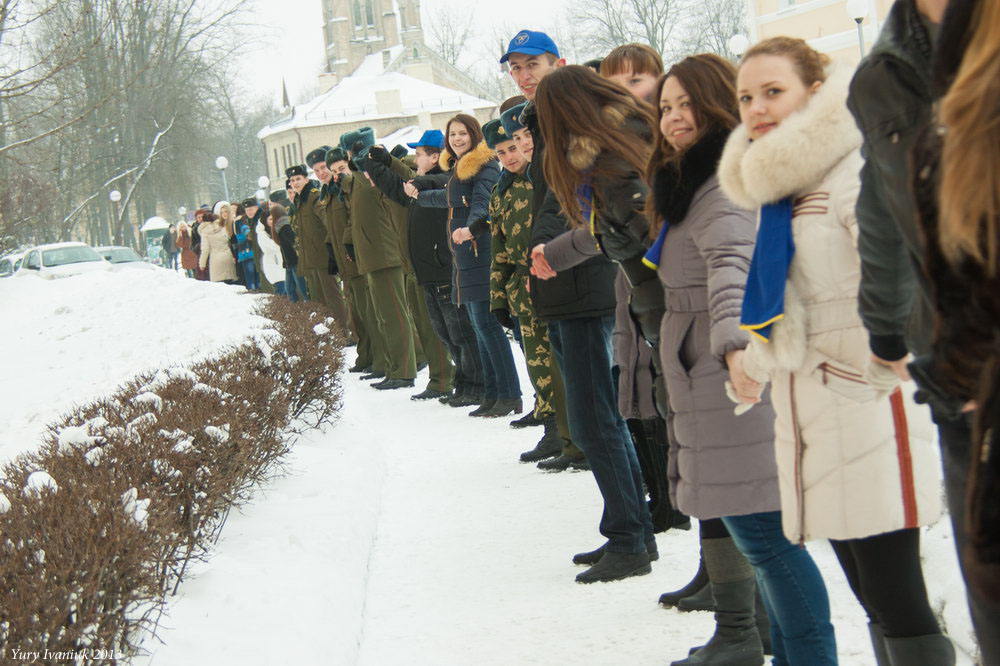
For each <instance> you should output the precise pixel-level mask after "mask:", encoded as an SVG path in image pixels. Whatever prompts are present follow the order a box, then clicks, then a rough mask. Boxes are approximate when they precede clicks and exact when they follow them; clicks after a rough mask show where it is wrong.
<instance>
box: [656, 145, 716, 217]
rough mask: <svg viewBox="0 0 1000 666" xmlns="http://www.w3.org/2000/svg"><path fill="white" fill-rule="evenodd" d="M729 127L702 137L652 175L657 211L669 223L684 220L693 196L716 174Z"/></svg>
mask: <svg viewBox="0 0 1000 666" xmlns="http://www.w3.org/2000/svg"><path fill="white" fill-rule="evenodd" d="M728 138H729V130H726V129H718V130H715V131H712V132H709V133H708V134H706V135H705V136H703V137H701V138H700V139H699V140H698V142H697V143H696V144H694V145H693V146H691V147H690V148H689V149H688V150H686V151H684V153H683V154H682V155H680V159H679V161H671V162H668V163H667V164H666V165H664V166H661V167H660V168H658V169H657V170H656V173H655V174H653V201H654V202H655V204H656V214H657V215H658V216H659V217H660V218H661V219H663V220H667V221H668V222H669V223H670V225H671V226H677V225H679V224H680V223H681V222H683V221H684V218H685V217H686V216H687V212H688V209H690V207H691V204H692V203H693V202H694V195H695V194H696V193H697V192H698V190H700V189H701V186H702V185H704V184H705V183H706V182H707V181H708V179H709V178H711V177H712V176H714V175H715V172H716V169H717V168H718V165H719V156H721V155H722V149H723V147H724V146H725V145H726V140H727V139H728Z"/></svg>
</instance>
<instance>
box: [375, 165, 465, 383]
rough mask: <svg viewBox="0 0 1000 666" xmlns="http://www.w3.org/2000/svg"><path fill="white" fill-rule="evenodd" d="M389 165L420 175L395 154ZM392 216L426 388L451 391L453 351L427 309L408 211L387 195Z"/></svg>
mask: <svg viewBox="0 0 1000 666" xmlns="http://www.w3.org/2000/svg"><path fill="white" fill-rule="evenodd" d="M389 169H390V170H391V171H392V172H393V173H395V174H396V175H397V176H399V177H400V178H402V179H403V180H404V181H405V180H410V179H411V178H413V177H414V176H416V175H417V172H416V171H415V170H414V169H412V168H411V167H410V166H408V165H406V164H404V163H403V162H401V161H400V160H398V159H396V158H395V157H393V158H392V162H391V164H390V165H389ZM386 203H387V204H388V206H389V208H390V210H391V211H392V213H393V219H394V221H395V222H396V230H397V232H398V234H399V253H400V256H401V257H402V258H403V262H404V269H405V271H406V272H405V275H404V279H405V281H406V304H407V307H408V308H409V310H410V316H411V318H412V319H413V331H414V333H415V334H416V335H415V336H414V337H415V342H416V343H417V350H416V354H417V361H418V363H419V362H420V361H425V362H426V363H427V375H428V382H427V388H429V389H432V390H434V391H441V392H442V393H450V392H451V390H452V380H453V379H454V377H455V366H454V365H453V364H452V359H451V354H449V353H448V348H447V347H445V345H444V342H442V341H441V337H440V336H439V335H438V334H437V333H436V332H435V331H434V326H433V324H431V315H430V312H428V311H427V301H426V300H425V299H424V290H423V289H422V288H421V287H420V285H419V284H418V283H417V275H416V273H415V272H414V270H413V263H412V262H411V260H410V247H409V229H408V228H407V222H408V217H409V211H408V210H407V209H406V208H404V207H403V206H400V205H399V204H397V203H396V202H395V201H391V200H389V199H388V198H386Z"/></svg>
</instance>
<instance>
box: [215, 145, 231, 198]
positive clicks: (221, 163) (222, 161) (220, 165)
mask: <svg viewBox="0 0 1000 666" xmlns="http://www.w3.org/2000/svg"><path fill="white" fill-rule="evenodd" d="M228 166H229V160H227V159H226V158H225V157H223V156H222V155H219V156H218V157H216V158H215V168H216V169H218V170H219V172H220V173H221V174H222V191H223V193H224V194H225V197H226V201H229V183H227V182H226V167H228Z"/></svg>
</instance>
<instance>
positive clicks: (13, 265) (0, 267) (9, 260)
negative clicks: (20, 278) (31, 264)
mask: <svg viewBox="0 0 1000 666" xmlns="http://www.w3.org/2000/svg"><path fill="white" fill-rule="evenodd" d="M23 258H24V252H11V253H10V254H5V255H4V256H2V257H0V278H4V277H10V276H11V275H13V274H14V273H16V272H17V269H18V268H20V267H21V259H23Z"/></svg>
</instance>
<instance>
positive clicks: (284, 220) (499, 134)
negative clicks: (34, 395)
mask: <svg viewBox="0 0 1000 666" xmlns="http://www.w3.org/2000/svg"><path fill="white" fill-rule="evenodd" d="M946 6H947V15H945V7H946ZM501 62H506V63H508V65H509V69H510V73H511V76H512V77H513V79H514V81H515V83H516V84H517V85H518V87H519V88H520V90H521V92H522V93H523V94H522V95H521V96H518V97H515V98H512V99H509V100H506V101H505V102H504V103H503V104H502V105H501V107H500V117H499V118H497V119H494V120H490V121H488V122H486V123H485V124H482V125H481V124H480V122H479V121H478V120H477V119H476V118H475V117H473V116H470V115H467V114H458V115H456V116H454V117H453V118H452V119H451V120H449V121H448V123H447V125H446V126H445V127H444V128H443V131H441V130H438V129H432V128H428V129H427V131H425V132H424V134H423V136H422V137H421V138H420V140H418V141H417V142H415V143H412V144H409V147H410V148H411V149H413V151H414V152H413V153H410V151H409V150H407V149H406V148H404V147H396V148H395V149H393V150H391V151H390V150H387V148H386V147H384V146H381V145H378V144H377V143H376V140H375V136H374V133H373V131H372V130H371V129H370V128H361V129H358V130H354V131H351V132H347V133H345V134H344V135H342V136H340V137H339V138H338V141H337V142H336V144H337V145H335V146H328V145H324V146H319V147H317V148H315V149H314V150H312V151H310V152H309V153H308V155H307V156H306V163H305V164H302V165H296V166H293V167H290V168H289V169H288V170H287V172H286V177H287V179H288V180H287V183H286V189H285V190H283V191H278V192H275V193H273V194H272V196H271V202H270V207H269V209H268V210H266V211H262V208H261V207H260V206H258V205H257V202H256V201H254V200H248V201H245V202H243V203H242V204H240V205H236V206H233V205H230V204H228V203H226V202H220V203H218V204H216V205H215V207H214V208H213V210H212V211H207V210H205V211H198V213H197V215H196V219H197V221H196V223H195V225H194V226H193V227H192V228H190V229H187V228H186V227H179V228H178V240H177V244H178V247H180V248H181V251H182V257H181V262H182V265H183V267H184V268H185V270H188V271H190V272H192V273H193V274H194V275H195V276H197V277H199V278H201V279H206V278H207V279H211V280H215V281H219V280H222V281H227V282H240V283H242V284H245V285H246V286H247V287H248V288H251V289H253V288H255V287H256V286H257V285H258V282H257V279H258V275H259V274H260V273H261V271H262V269H263V271H264V272H265V273H266V272H267V268H266V266H263V264H262V261H263V258H262V257H260V256H258V254H257V253H256V252H257V248H258V247H260V249H261V252H262V253H263V255H264V256H265V257H266V255H267V253H268V252H271V253H272V255H273V256H274V257H278V256H280V258H281V261H282V263H283V267H284V272H283V277H284V280H283V290H284V292H285V293H287V294H288V296H289V298H292V299H293V300H294V299H295V298H296V297H299V298H303V297H304V298H311V299H313V300H317V301H320V302H323V303H325V304H326V305H327V306H329V308H330V309H331V311H332V312H333V315H334V317H335V318H336V319H337V320H338V321H339V322H340V323H341V324H342V325H343V327H344V330H345V331H347V332H348V334H349V336H350V337H351V339H352V341H353V342H356V343H357V360H356V363H355V365H354V367H352V368H351V369H350V371H351V372H352V373H359V374H361V375H362V379H366V380H378V381H377V382H376V383H374V384H373V386H374V387H375V388H376V389H380V390H393V389H402V388H408V387H413V386H414V380H415V378H416V376H417V372H418V369H419V368H420V367H421V366H422V365H423V364H426V365H427V367H428V375H429V383H428V385H427V386H426V387H423V390H421V391H420V392H418V393H416V394H414V395H413V396H412V398H413V399H414V400H435V399H436V400H439V401H440V402H441V403H444V404H447V405H450V406H451V407H456V408H458V407H467V408H468V407H475V409H473V410H471V411H470V416H474V417H487V418H498V417H504V416H510V415H515V416H516V415H518V414H520V413H521V412H522V411H523V407H524V404H523V402H522V389H521V386H520V384H519V380H518V374H517V370H516V365H515V361H514V355H513V352H512V345H511V344H510V342H509V340H508V337H507V334H506V332H505V329H506V330H509V331H511V335H512V337H514V338H515V339H516V340H517V343H518V344H517V345H516V346H517V347H519V348H520V353H521V354H523V356H524V359H525V363H526V366H527V370H528V375H529V377H530V381H531V388H532V389H533V392H534V404H533V407H532V408H531V409H529V410H528V412H527V413H526V414H525V415H524V416H521V417H520V418H517V419H516V420H514V421H512V422H511V426H512V427H529V426H537V425H541V426H542V427H543V436H542V438H541V439H540V440H539V442H538V444H537V445H536V446H535V447H534V448H533V449H531V450H530V451H526V452H524V453H523V454H522V455H521V457H520V459H521V461H522V462H532V463H537V464H538V466H539V467H540V468H542V469H546V470H549V471H561V470H566V469H571V468H577V469H589V470H590V471H591V472H592V474H593V476H594V479H595V481H596V484H597V488H598V490H599V492H600V493H601V495H602V497H603V500H604V510H603V513H602V515H601V517H600V522H599V525H598V530H599V532H600V534H601V535H602V536H603V538H604V543H602V544H601V545H600V546H599V547H598V548H596V549H594V550H592V551H587V552H581V553H578V554H577V555H575V556H574V557H573V558H572V560H573V562H574V563H576V564H581V565H587V566H588V568H587V569H586V570H584V571H582V572H581V573H580V574H579V575H578V576H577V577H576V580H577V581H579V582H581V583H591V582H598V581H600V582H608V581H614V580H619V579H622V578H626V577H630V576H636V575H642V574H645V573H649V572H650V570H651V562H653V561H655V560H657V559H658V557H659V553H658V551H657V546H656V539H655V536H654V535H655V534H656V533H657V532H662V531H664V530H668V529H689V528H690V525H691V522H690V518H692V517H693V518H697V519H698V521H699V530H700V552H699V554H698V555H699V557H698V558H695V557H694V553H692V554H691V563H692V568H693V567H694V566H695V561H696V560H697V573H696V574H695V576H694V578H693V580H692V581H691V583H690V584H688V585H687V586H685V587H684V588H682V589H681V590H678V591H676V592H670V593H667V594H664V595H663V596H661V598H660V602H661V603H662V604H663V605H665V606H670V607H673V606H677V607H680V608H682V609H685V610H714V612H715V619H716V629H715V633H714V635H713V636H711V637H710V638H709V639H708V640H707V641H706V642H704V643H701V644H699V645H698V646H697V647H695V648H694V649H692V650H691V652H690V654H688V655H686V656H684V655H679V656H678V659H677V660H676V661H674V662H673V664H675V665H683V666H686V665H708V664H711V665H720V666H721V665H723V664H724V665H726V666H742V665H747V666H757V665H759V664H762V663H764V659H765V656H764V655H765V654H770V655H773V663H775V664H793V665H802V666H822V665H825V664H836V663H837V649H836V641H835V637H834V626H833V624H832V622H831V618H830V606H829V600H828V595H827V590H826V585H825V582H824V580H823V578H822V576H821V574H820V572H819V570H818V568H817V567H816V565H815V563H814V561H813V559H812V557H811V555H810V553H809V550H808V549H807V548H806V547H805V543H806V542H807V541H810V540H816V539H827V540H829V541H830V543H831V544H832V546H833V549H834V551H835V553H836V555H837V558H838V559H839V561H840V564H841V566H842V568H843V571H844V574H845V576H846V577H847V580H848V582H849V584H850V586H851V589H852V590H853V592H854V594H855V596H856V597H857V600H858V602H859V604H860V605H861V607H862V608H863V609H864V611H865V613H866V614H867V617H868V619H869V623H870V632H871V641H872V650H873V654H874V658H875V660H876V662H877V663H878V664H880V665H891V666H903V665H905V666H920V665H924V664H927V665H933V666H940V665H947V664H954V663H955V659H956V657H955V651H954V648H953V646H952V643H951V641H950V640H949V638H948V637H947V636H945V635H944V633H943V631H942V628H941V626H940V625H939V623H938V618H937V617H936V616H935V613H934V611H933V609H932V607H931V604H930V603H929V601H928V596H927V590H926V586H925V582H924V574H923V571H922V567H921V558H920V528H921V527H922V526H926V525H930V524H932V523H934V522H936V521H937V520H938V519H939V517H940V515H941V511H942V506H941V498H942V492H941V489H942V480H941V466H940V462H939V460H943V469H944V487H945V489H946V490H947V502H948V507H949V510H950V515H951V519H952V524H953V528H954V531H955V536H956V543H957V545H958V548H959V551H960V561H961V563H962V568H963V575H964V576H965V580H966V583H967V592H968V600H969V605H970V609H971V611H972V618H973V622H974V626H975V630H976V633H977V636H978V639H979V646H980V650H981V655H982V660H983V663H984V664H1000V636H998V627H1000V605H998V602H1000V578H998V576H997V571H998V570H997V566H998V563H1000V559H998V553H1000V548H998V543H1000V542H998V540H1000V523H998V521H997V513H996V511H995V510H994V507H996V506H998V504H997V502H998V499H1000V497H998V494H997V490H998V485H997V479H998V478H1000V475H998V467H997V459H998V457H997V453H996V452H994V451H993V450H992V449H991V446H990V445H991V440H992V432H993V427H994V426H995V425H996V424H998V422H1000V410H998V405H1000V399H998V396H1000V392H998V381H997V380H998V378H1000V344H998V340H1000V335H998V324H1000V289H998V286H1000V285H998V277H997V275H998V268H1000V249H998V248H1000V232H998V229H1000V227H998V225H997V219H998V215H1000V107H998V105H997V100H998V99H1000V96H998V95H997V93H998V92H1000V90H998V88H1000V77H998V76H997V74H998V69H1000V3H996V2H987V1H985V0H951V2H950V3H949V2H947V1H946V0H897V1H896V2H895V4H894V5H893V7H892V10H891V12H890V14H889V15H888V16H887V17H886V19H885V22H884V24H883V25H882V28H881V34H880V37H879V40H878V42H877V44H876V45H875V46H874V48H873V50H872V52H871V54H870V55H869V56H868V57H867V58H866V59H865V60H864V61H863V62H862V64H861V65H860V66H859V67H858V68H857V70H855V69H853V68H850V67H846V66H843V65H839V64H834V63H831V62H830V61H829V59H828V58H827V57H826V56H825V55H823V54H821V53H818V52H817V51H815V50H814V49H813V48H811V47H810V46H809V45H808V44H807V43H805V42H804V41H802V40H799V39H793V38H787V37H774V38H769V39H765V40H763V41H761V42H760V43H758V44H756V45H753V46H752V47H750V48H749V49H748V50H747V52H746V53H744V54H743V55H742V58H741V60H740V62H739V64H738V66H737V65H734V64H733V63H731V62H729V61H728V60H725V59H723V58H721V57H719V56H717V55H714V54H705V53H703V54H697V55H691V56H689V57H686V58H683V59H681V60H679V61H677V62H675V63H673V64H672V65H671V66H670V67H669V68H667V69H665V68H664V66H663V63H662V60H661V57H660V55H659V54H658V53H656V52H655V51H654V50H653V49H651V48H650V47H648V46H645V45H640V44H629V45H624V46H621V47H619V48H616V49H614V50H613V51H612V52H611V53H609V54H608V55H607V57H605V58H604V59H602V60H600V61H592V62H588V63H585V64H584V65H568V64H567V63H566V61H565V59H563V58H562V57H561V56H560V55H559V50H558V48H557V46H556V44H555V43H554V42H553V40H552V39H551V38H550V37H549V36H548V35H546V34H545V33H541V32H535V31H529V30H525V31H522V32H520V33H518V34H517V35H516V36H515V37H514V38H513V39H512V40H511V42H510V45H509V48H508V51H507V53H506V54H505V55H504V56H503V58H502V61H501ZM265 240H266V242H267V243H268V245H267V246H265ZM271 243H273V247H272V246H271V245H270V244H271ZM269 247H271V248H272V249H270V250H269V249H268V248H269ZM273 248H277V250H275V249H273ZM196 258H197V260H198V261H197V263H196V262H195V259H196ZM263 263H266V262H263ZM276 263H277V262H275V264H276ZM268 279H270V277H269V278H268ZM281 282H282V281H279V282H273V281H272V284H273V285H274V286H275V290H276V291H280V289H279V288H278V286H277V285H278V284H281ZM911 378H912V379H915V380H916V386H915V387H914V385H913V384H910V383H909V382H910V380H911ZM915 397H916V400H915V399H914V398H915ZM938 444H939V445H940V455H939V452H938V447H937V446H936V445H938Z"/></svg>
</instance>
